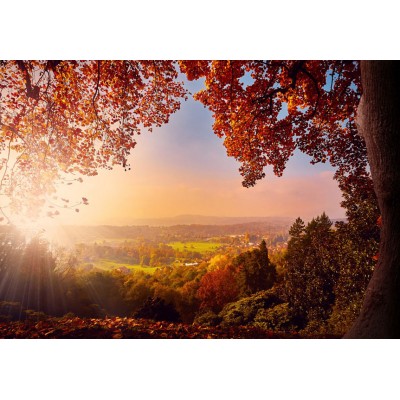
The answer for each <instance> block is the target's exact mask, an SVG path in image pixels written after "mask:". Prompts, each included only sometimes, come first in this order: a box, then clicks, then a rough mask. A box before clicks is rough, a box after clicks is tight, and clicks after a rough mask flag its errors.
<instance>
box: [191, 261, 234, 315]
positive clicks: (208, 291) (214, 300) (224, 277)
mask: <svg viewBox="0 0 400 400" xmlns="http://www.w3.org/2000/svg"><path fill="white" fill-rule="evenodd" d="M239 293H240V288H239V285H238V282H237V278H236V268H235V267H232V266H228V267H226V268H223V269H216V270H214V271H210V272H207V273H206V274H205V275H204V276H203V277H202V278H201V280H200V285H199V289H198V291H197V296H198V298H199V299H200V302H201V304H200V308H201V309H208V310H212V311H214V312H219V311H221V310H222V308H223V307H224V305H225V304H228V303H230V302H232V301H235V300H237V298H238V296H239Z"/></svg>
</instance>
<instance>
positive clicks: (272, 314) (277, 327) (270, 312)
mask: <svg viewBox="0 0 400 400" xmlns="http://www.w3.org/2000/svg"><path fill="white" fill-rule="evenodd" d="M294 321H295V316H294V313H293V310H292V309H291V308H290V307H289V303H282V304H278V305H276V306H274V307H271V308H267V309H260V310H258V312H257V314H256V316H255V317H254V322H253V324H252V325H254V326H258V327H260V328H263V329H268V330H273V331H292V330H296V329H297V326H296V324H295V322H294Z"/></svg>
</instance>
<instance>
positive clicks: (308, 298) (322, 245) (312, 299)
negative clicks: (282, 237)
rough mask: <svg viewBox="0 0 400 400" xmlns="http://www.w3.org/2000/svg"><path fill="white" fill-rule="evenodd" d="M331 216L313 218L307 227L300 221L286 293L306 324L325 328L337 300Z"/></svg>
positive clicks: (287, 272)
mask: <svg viewBox="0 0 400 400" xmlns="http://www.w3.org/2000/svg"><path fill="white" fill-rule="evenodd" d="M331 227H332V222H331V221H330V220H329V218H328V217H327V215H326V214H325V213H323V214H322V215H321V216H319V217H317V218H314V219H312V220H311V221H310V222H309V223H308V224H307V226H306V227H304V224H303V221H302V220H301V219H300V218H297V220H296V221H295V223H294V224H293V225H292V227H291V228H290V232H291V235H292V237H291V239H290V240H289V243H288V251H287V255H286V263H285V279H284V293H285V298H286V301H287V302H289V303H290V305H291V306H292V308H293V309H294V311H295V312H296V314H297V315H298V316H299V317H300V318H301V319H302V320H303V324H309V323H313V324H314V325H321V324H322V323H323V322H324V321H325V320H326V319H327V318H328V316H329V314H330V311H331V308H332V306H333V303H334V301H335V292H334V288H335V283H336V281H337V276H338V265H337V262H336V258H335V257H336V241H335V237H334V233H333V231H332V229H331Z"/></svg>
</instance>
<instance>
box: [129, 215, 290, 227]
mask: <svg viewBox="0 0 400 400" xmlns="http://www.w3.org/2000/svg"><path fill="white" fill-rule="evenodd" d="M291 221H294V218H292V217H215V216H206V215H190V214H187V215H177V216H175V217H169V218H140V219H134V220H130V221H129V225H136V226H143V225H148V226H174V225H236V224H245V223H249V222H271V223H277V222H278V223H282V222H283V223H285V222H289V223H290V222H291Z"/></svg>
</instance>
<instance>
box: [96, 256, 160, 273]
mask: <svg viewBox="0 0 400 400" xmlns="http://www.w3.org/2000/svg"><path fill="white" fill-rule="evenodd" d="M93 266H94V267H95V268H99V269H103V270H105V271H111V270H113V269H116V268H120V267H126V268H129V269H130V270H131V271H143V272H146V274H154V271H155V270H156V269H157V267H148V266H142V265H139V264H129V263H120V262H117V261H112V260H105V259H101V260H97V261H95V262H94V263H93Z"/></svg>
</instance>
